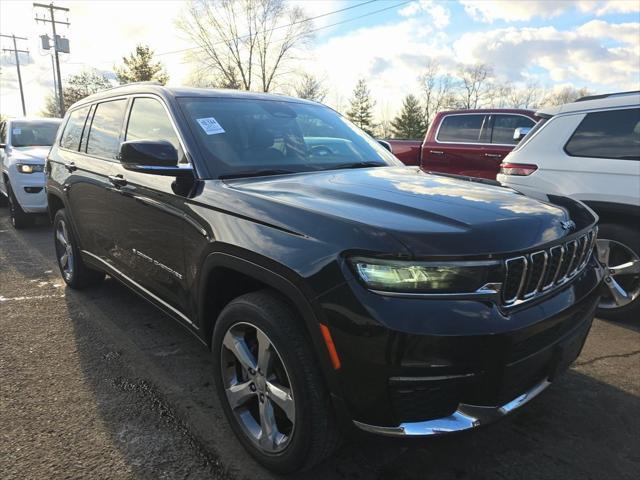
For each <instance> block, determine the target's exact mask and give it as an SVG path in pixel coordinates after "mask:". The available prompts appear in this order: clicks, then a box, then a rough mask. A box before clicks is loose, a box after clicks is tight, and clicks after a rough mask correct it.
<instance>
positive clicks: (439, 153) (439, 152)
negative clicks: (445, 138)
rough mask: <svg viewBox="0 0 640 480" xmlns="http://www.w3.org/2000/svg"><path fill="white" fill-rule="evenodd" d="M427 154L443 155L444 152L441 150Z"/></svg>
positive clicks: (430, 151)
mask: <svg viewBox="0 0 640 480" xmlns="http://www.w3.org/2000/svg"><path fill="white" fill-rule="evenodd" d="M429 153H432V154H434V155H444V152H443V151H442V150H429Z"/></svg>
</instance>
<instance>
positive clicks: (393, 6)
mask: <svg viewBox="0 0 640 480" xmlns="http://www.w3.org/2000/svg"><path fill="white" fill-rule="evenodd" d="M413 1H414V0H406V1H404V2H400V3H396V4H395V5H391V6H390V7H385V8H381V9H379V10H374V11H373V12H367V13H365V14H362V15H359V16H357V17H353V18H347V19H345V20H342V21H340V22H335V23H332V24H330V25H325V26H323V27H318V28H315V29H313V30H309V32H307V33H315V32H318V31H320V30H324V29H325V28H331V27H335V26H336V25H342V24H343V23H348V22H353V21H354V20H360V19H361V18H365V17H369V16H371V15H375V14H377V13H380V12H384V11H386V10H391V9H392V8H398V7H401V6H403V5H406V4H407V3H411V2H413ZM285 26H286V25H285ZM238 38H242V37H238ZM232 40H233V39H232ZM224 43H227V42H217V43H213V44H212V45H218V44H224ZM195 49H202V47H191V48H187V49H184V50H182V51H186V50H195ZM180 63H181V64H186V63H189V61H182V62H180Z"/></svg>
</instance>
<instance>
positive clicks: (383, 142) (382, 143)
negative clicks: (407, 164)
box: [378, 140, 393, 153]
mask: <svg viewBox="0 0 640 480" xmlns="http://www.w3.org/2000/svg"><path fill="white" fill-rule="evenodd" d="M378 143H379V144H380V145H382V146H383V147H384V148H386V149H387V150H389V151H390V152H391V153H393V151H392V150H391V144H390V143H389V142H385V141H384V140H378Z"/></svg>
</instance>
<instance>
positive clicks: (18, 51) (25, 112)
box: [0, 34, 29, 117]
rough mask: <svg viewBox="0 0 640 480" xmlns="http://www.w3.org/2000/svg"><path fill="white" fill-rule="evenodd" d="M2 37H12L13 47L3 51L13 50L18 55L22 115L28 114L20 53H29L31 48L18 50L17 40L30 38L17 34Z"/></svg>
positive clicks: (17, 64) (17, 66)
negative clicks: (23, 88) (17, 35)
mask: <svg viewBox="0 0 640 480" xmlns="http://www.w3.org/2000/svg"><path fill="white" fill-rule="evenodd" d="M0 37H5V38H12V39H13V48H12V49H9V48H3V49H2V51H3V52H12V53H14V54H15V55H16V69H17V70H18V85H20V100H21V101H22V115H24V116H25V117H26V116H27V108H26V107H25V105H24V91H23V90H22V74H21V73H20V55H19V54H20V53H29V50H18V45H17V43H16V40H28V39H27V38H25V37H16V36H15V35H13V34H12V35H1V34H0Z"/></svg>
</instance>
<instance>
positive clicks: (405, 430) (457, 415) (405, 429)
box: [353, 379, 551, 437]
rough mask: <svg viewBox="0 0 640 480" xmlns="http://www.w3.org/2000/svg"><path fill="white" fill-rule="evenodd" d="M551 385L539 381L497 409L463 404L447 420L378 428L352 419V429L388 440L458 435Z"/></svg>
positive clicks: (525, 400) (483, 423)
mask: <svg viewBox="0 0 640 480" xmlns="http://www.w3.org/2000/svg"><path fill="white" fill-rule="evenodd" d="M549 385H551V382H550V381H549V380H547V379H545V380H543V381H541V382H540V383H538V384H537V385H535V386H534V387H532V388H531V389H529V390H528V391H526V392H525V393H523V394H522V395H520V396H518V397H516V398H514V399H513V400H511V401H510V402H508V403H505V404H504V405H502V406H500V407H484V406H482V405H466V404H464V403H461V404H460V405H458V408H457V409H456V411H455V412H453V413H452V414H451V415H449V416H447V417H442V418H436V419H434V420H426V421H423V422H405V423H402V424H400V425H398V426H397V427H379V426H375V425H368V424H366V423H362V422H358V421H357V420H354V421H353V423H354V425H355V426H356V427H358V428H360V429H361V430H364V431H366V432H369V433H375V434H377V435H385V436H390V437H424V436H429V435H440V434H443V433H453V432H461V431H463V430H469V429H471V428H475V427H479V426H481V425H485V424H487V423H492V422H495V421H496V420H499V419H500V418H502V417H504V416H506V415H508V414H509V413H511V412H513V411H514V410H516V409H517V408H520V407H521V406H523V405H524V404H526V403H528V402H529V401H530V400H532V399H533V398H535V397H537V396H538V394H540V393H541V392H543V391H544V390H546V388H547V387H548V386H549Z"/></svg>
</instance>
